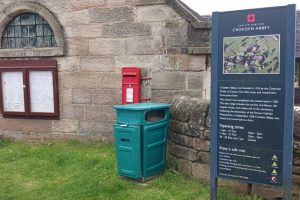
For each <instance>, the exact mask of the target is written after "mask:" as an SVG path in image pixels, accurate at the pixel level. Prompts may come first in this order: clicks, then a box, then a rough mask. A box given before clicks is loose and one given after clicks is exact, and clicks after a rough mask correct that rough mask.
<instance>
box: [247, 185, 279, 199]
mask: <svg viewBox="0 0 300 200" xmlns="http://www.w3.org/2000/svg"><path fill="white" fill-rule="evenodd" d="M251 193H252V194H257V195H258V196H259V197H262V198H265V199H281V198H282V196H283V190H282V189H281V188H274V187H270V186H262V185H253V186H252V192H251Z"/></svg>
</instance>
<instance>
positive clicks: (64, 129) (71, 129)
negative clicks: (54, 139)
mask: <svg viewBox="0 0 300 200" xmlns="http://www.w3.org/2000/svg"><path fill="white" fill-rule="evenodd" d="M78 128H79V125H78V120H76V119H60V120H53V121H52V132H55V133H58V134H62V133H69V134H71V133H77V131H78Z"/></svg>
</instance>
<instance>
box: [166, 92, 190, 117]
mask: <svg viewBox="0 0 300 200" xmlns="http://www.w3.org/2000/svg"><path fill="white" fill-rule="evenodd" d="M174 99H175V101H173V106H172V109H171V116H172V119H173V120H177V121H181V122H188V121H189V120H190V115H191V113H190V112H191V110H190V109H189V106H191V105H190V102H189V101H188V97H186V96H180V97H175V98H174Z"/></svg>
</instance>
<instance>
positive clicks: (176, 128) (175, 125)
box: [170, 114, 188, 135]
mask: <svg viewBox="0 0 300 200" xmlns="http://www.w3.org/2000/svg"><path fill="white" fill-rule="evenodd" d="M171 118H172V119H171V120H170V130H171V131H173V132H175V133H179V134H183V135H186V133H187V132H188V126H187V123H185V122H180V121H176V120H174V118H173V115H172V114H171Z"/></svg>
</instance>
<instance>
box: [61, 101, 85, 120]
mask: <svg viewBox="0 0 300 200" xmlns="http://www.w3.org/2000/svg"><path fill="white" fill-rule="evenodd" d="M60 119H77V120H84V106H83V105H72V104H62V105H60Z"/></svg>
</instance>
